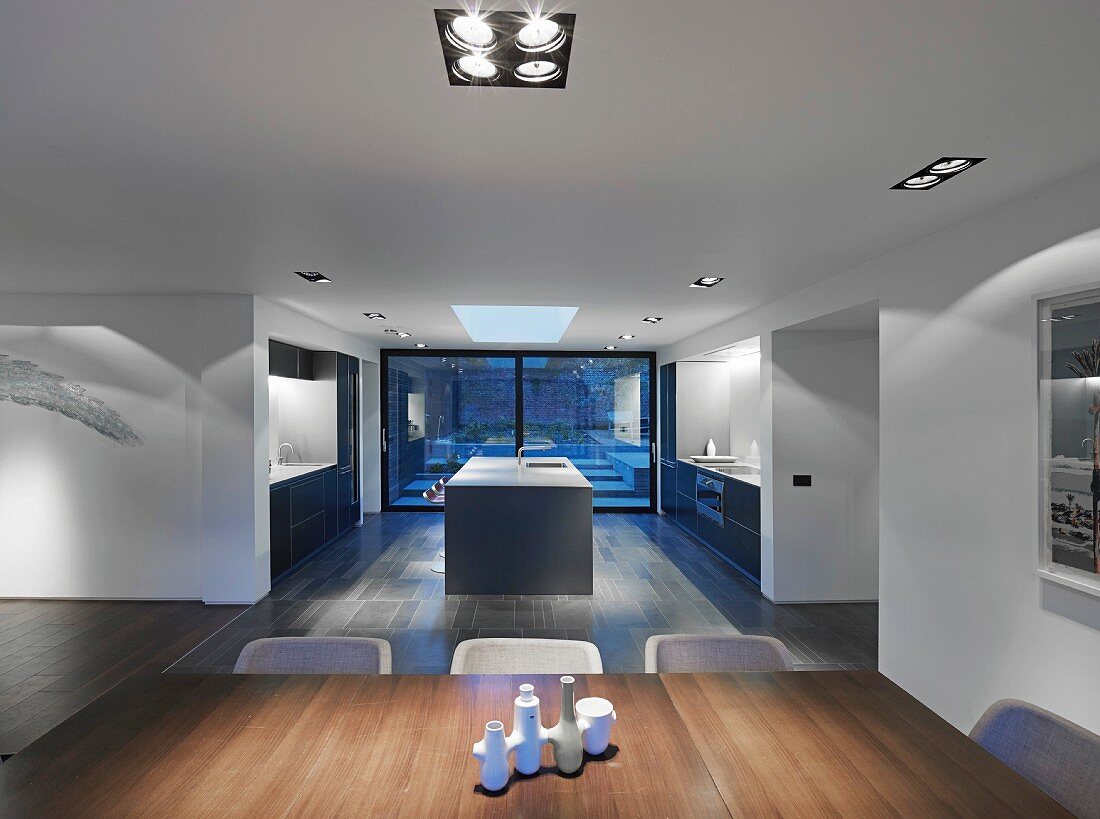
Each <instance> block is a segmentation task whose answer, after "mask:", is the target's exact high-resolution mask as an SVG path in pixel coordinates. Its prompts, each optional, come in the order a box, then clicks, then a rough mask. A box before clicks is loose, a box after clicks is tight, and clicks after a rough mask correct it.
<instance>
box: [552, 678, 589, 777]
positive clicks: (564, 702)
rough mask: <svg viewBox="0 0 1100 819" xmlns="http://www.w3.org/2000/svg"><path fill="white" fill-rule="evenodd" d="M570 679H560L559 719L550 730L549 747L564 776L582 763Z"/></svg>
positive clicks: (582, 753) (578, 767)
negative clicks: (552, 750) (551, 747)
mask: <svg viewBox="0 0 1100 819" xmlns="http://www.w3.org/2000/svg"><path fill="white" fill-rule="evenodd" d="M574 682H576V681H575V680H574V679H573V678H572V677H562V678H561V718H560V719H559V720H558V724H557V725H555V726H554V727H553V728H551V729H550V731H549V735H550V745H551V746H553V748H554V762H555V763H557V766H558V770H559V771H561V772H562V773H564V774H571V773H575V772H576V771H578V770H580V767H581V763H582V762H584V746H583V745H582V744H581V727H580V725H578V724H577V714H576V712H575V711H574V710H573V683H574Z"/></svg>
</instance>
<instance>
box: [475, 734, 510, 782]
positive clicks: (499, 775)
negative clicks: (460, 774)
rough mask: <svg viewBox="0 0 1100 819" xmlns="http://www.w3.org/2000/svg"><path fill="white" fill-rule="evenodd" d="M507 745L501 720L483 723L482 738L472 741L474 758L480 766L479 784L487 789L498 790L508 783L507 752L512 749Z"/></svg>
mask: <svg viewBox="0 0 1100 819" xmlns="http://www.w3.org/2000/svg"><path fill="white" fill-rule="evenodd" d="M508 745H509V744H508V738H507V737H506V736H504V723H503V722H501V721H500V720H493V721H492V722H487V723H485V737H484V739H481V740H479V741H478V742H475V743H474V759H476V760H477V762H478V765H480V766H481V786H482V787H483V788H485V790H487V791H499V790H500V789H501V788H503V787H504V786H505V785H507V784H508V777H509V775H510V773H511V772H510V770H509V765H508V754H509V752H510V751H511V750H512V749H511V748H510V747H508Z"/></svg>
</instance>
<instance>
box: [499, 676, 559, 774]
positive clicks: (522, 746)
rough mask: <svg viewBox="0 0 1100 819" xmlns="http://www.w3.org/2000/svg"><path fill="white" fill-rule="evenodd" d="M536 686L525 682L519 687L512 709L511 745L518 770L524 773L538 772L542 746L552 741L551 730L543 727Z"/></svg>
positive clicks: (509, 743) (509, 741)
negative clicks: (535, 692)
mask: <svg viewBox="0 0 1100 819" xmlns="http://www.w3.org/2000/svg"><path fill="white" fill-rule="evenodd" d="M534 691H535V687H534V686H533V685H530V684H526V683H525V684H524V685H521V686H520V687H519V696H518V697H516V702H515V708H514V710H513V711H512V733H511V734H510V735H509V736H508V745H509V747H511V748H513V749H515V754H516V755H515V760H514V761H515V764H516V770H517V771H519V772H520V773H522V774H536V773H538V772H539V768H540V767H541V765H542V746H543V745H545V744H546V743H547V742H549V741H550V738H549V732H548V731H547V730H546V729H545V728H543V727H542V712H541V710H540V707H539V698H538V697H536V696H535V695H534Z"/></svg>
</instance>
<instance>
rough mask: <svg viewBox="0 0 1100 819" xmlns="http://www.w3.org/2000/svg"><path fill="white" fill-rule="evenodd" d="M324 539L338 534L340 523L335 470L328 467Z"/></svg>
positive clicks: (325, 477)
mask: <svg viewBox="0 0 1100 819" xmlns="http://www.w3.org/2000/svg"><path fill="white" fill-rule="evenodd" d="M324 481H325V540H332V539H333V538H334V537H336V536H337V535H338V534H340V523H339V518H338V514H337V510H338V508H339V502H338V499H337V498H338V495H337V489H336V487H337V483H338V481H337V472H336V470H335V469H330V470H328V471H327V472H326V473H325V476H324Z"/></svg>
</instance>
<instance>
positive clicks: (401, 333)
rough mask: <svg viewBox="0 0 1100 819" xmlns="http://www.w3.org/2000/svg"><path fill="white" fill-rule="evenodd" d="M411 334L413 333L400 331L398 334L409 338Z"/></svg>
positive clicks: (399, 336)
mask: <svg viewBox="0 0 1100 819" xmlns="http://www.w3.org/2000/svg"><path fill="white" fill-rule="evenodd" d="M411 335H412V333H405V332H400V333H398V334H397V337H398V338H408V337H409V336H411Z"/></svg>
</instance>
